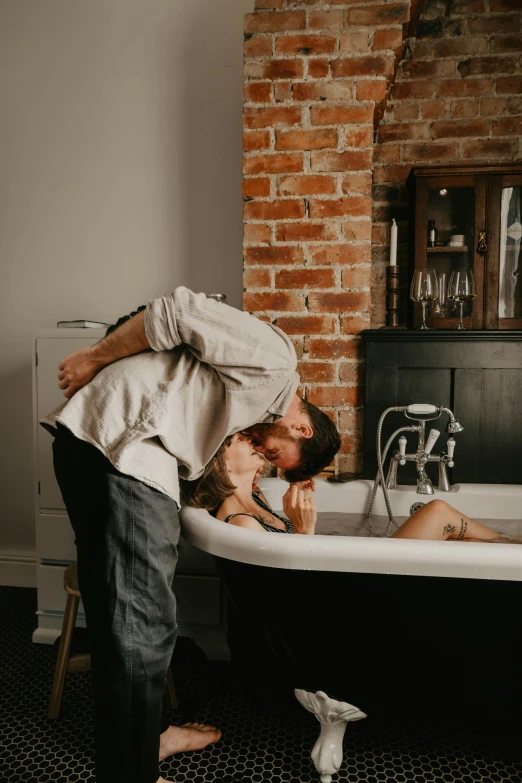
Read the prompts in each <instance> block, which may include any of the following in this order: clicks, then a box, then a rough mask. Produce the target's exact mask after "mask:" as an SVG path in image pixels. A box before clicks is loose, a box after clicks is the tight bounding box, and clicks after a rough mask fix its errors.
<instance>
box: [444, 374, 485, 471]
mask: <svg viewBox="0 0 522 783" xmlns="http://www.w3.org/2000/svg"><path fill="white" fill-rule="evenodd" d="M483 374H484V371H483V370H482V369H479V370H473V369H470V368H469V367H467V368H466V369H464V370H459V369H456V370H455V373H454V385H453V404H454V406H455V407H454V408H451V406H450V408H451V410H453V412H454V413H455V416H456V417H457V419H459V421H462V423H463V424H464V426H465V428H466V429H465V430H464V432H460V433H458V435H457V436H456V437H455V441H456V445H455V467H454V468H453V469H452V472H451V479H452V481H453V482H455V483H457V482H459V481H460V482H462V483H469V482H477V481H478V480H479V477H480V452H479V449H478V448H477V443H480V420H481V415H482V378H483Z"/></svg>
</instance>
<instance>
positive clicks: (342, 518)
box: [315, 511, 522, 537]
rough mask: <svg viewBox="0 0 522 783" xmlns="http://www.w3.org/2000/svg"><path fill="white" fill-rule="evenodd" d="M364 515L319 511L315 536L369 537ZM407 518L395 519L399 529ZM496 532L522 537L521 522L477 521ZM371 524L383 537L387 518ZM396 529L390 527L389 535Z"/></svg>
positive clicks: (373, 521)
mask: <svg viewBox="0 0 522 783" xmlns="http://www.w3.org/2000/svg"><path fill="white" fill-rule="evenodd" d="M365 517H366V514H354V513H350V514H346V513H344V512H341V511H319V512H318V514H317V525H316V528H315V532H316V535H322V536H358V537H367V536H369V535H370V527H369V525H368V523H366V524H365V523H364V520H365ZM407 518H408V517H395V521H396V522H397V525H398V526H399V527H400V525H402V523H403V522H405V521H406V519H407ZM477 521H479V522H481V523H482V524H483V525H487V527H490V528H491V529H492V530H496V531H497V532H498V533H499V535H501V536H522V520H520V519H480V520H477ZM372 524H373V527H374V528H375V530H376V532H377V533H378V534H379V535H384V533H385V532H386V528H387V526H388V517H387V516H378V515H377V514H376V515H374V516H372ZM396 529H397V528H396V527H395V526H394V525H392V527H391V533H393V532H394V531H395V530H396Z"/></svg>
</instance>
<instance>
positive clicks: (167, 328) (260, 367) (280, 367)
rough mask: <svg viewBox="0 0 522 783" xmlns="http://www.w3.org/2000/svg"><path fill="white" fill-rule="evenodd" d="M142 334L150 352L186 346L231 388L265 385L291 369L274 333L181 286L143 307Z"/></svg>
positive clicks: (289, 355) (287, 351)
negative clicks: (143, 328) (143, 327)
mask: <svg viewBox="0 0 522 783" xmlns="http://www.w3.org/2000/svg"><path fill="white" fill-rule="evenodd" d="M145 332H146V335H147V339H148V341H149V343H150V345H151V347H152V348H153V349H154V350H155V351H166V350H170V349H172V348H175V347H176V346H177V345H181V344H183V345H186V346H187V347H188V348H189V349H190V350H191V351H192V353H193V354H194V355H195V356H197V358H198V359H200V360H201V361H202V362H205V363H206V364H209V365H210V366H211V367H213V368H214V369H215V370H217V372H218V373H219V374H220V375H221V376H222V378H223V380H224V382H225V383H227V384H229V385H231V386H240V387H241V388H247V387H253V386H259V385H262V384H263V383H270V382H271V381H272V380H275V379H276V378H278V377H281V376H283V375H290V374H291V373H292V372H294V370H295V368H296V364H297V359H296V355H295V350H294V346H293V344H292V341H291V340H290V338H289V337H288V336H287V335H286V334H284V333H283V332H282V331H281V330H280V329H277V328H276V327H275V326H272V325H271V324H268V323H264V322H263V321H260V320H259V318H256V317H255V316H253V315H250V314H249V313H247V312H244V311H242V310H237V309H236V308H235V307H229V306H228V305H226V304H223V303H221V302H216V301H215V300H214V299H208V298H207V297H206V295H205V294H201V293H200V294H195V293H194V292H193V291H190V290H189V289H188V288H184V287H183V286H180V287H179V288H176V290H175V291H174V292H173V293H172V294H169V295H168V296H162V297H160V298H159V299H153V300H152V301H150V302H149V303H148V305H147V309H146V310H145Z"/></svg>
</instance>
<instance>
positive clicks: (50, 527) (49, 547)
mask: <svg viewBox="0 0 522 783" xmlns="http://www.w3.org/2000/svg"><path fill="white" fill-rule="evenodd" d="M36 553H37V555H38V557H39V558H41V559H42V560H65V561H73V560H76V546H75V543H74V531H73V529H72V527H71V523H70V522H69V517H68V516H67V515H66V514H38V517H37V519H36Z"/></svg>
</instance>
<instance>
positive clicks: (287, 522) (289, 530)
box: [223, 492, 294, 533]
mask: <svg viewBox="0 0 522 783" xmlns="http://www.w3.org/2000/svg"><path fill="white" fill-rule="evenodd" d="M252 497H253V499H254V500H255V501H256V503H257V505H258V506H261V508H262V509H264V510H265V511H268V513H269V514H273V515H274V517H277V518H278V519H280V520H281V522H284V523H285V525H286V530H280V528H278V527H274V526H273V525H269V524H268V522H263V521H262V520H261V519H259V517H257V516H256V515H255V514H249V513H248V512H246V511H238V512H237V514H229V515H228V517H226V519H224V520H223V521H224V522H229V521H230V520H231V519H233V517H253V518H254V519H255V520H256V522H257V523H258V524H260V525H261V527H262V528H263V529H264V530H266V531H268V532H269V533H294V526H293V524H292V523H291V522H290V520H289V519H285V517H281V516H279V514H276V513H275V511H272V509H271V508H270V507H269V506H267V505H266V503H263V501H262V500H261V498H260V497H258V496H257V495H256V494H255V493H254V492H252Z"/></svg>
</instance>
